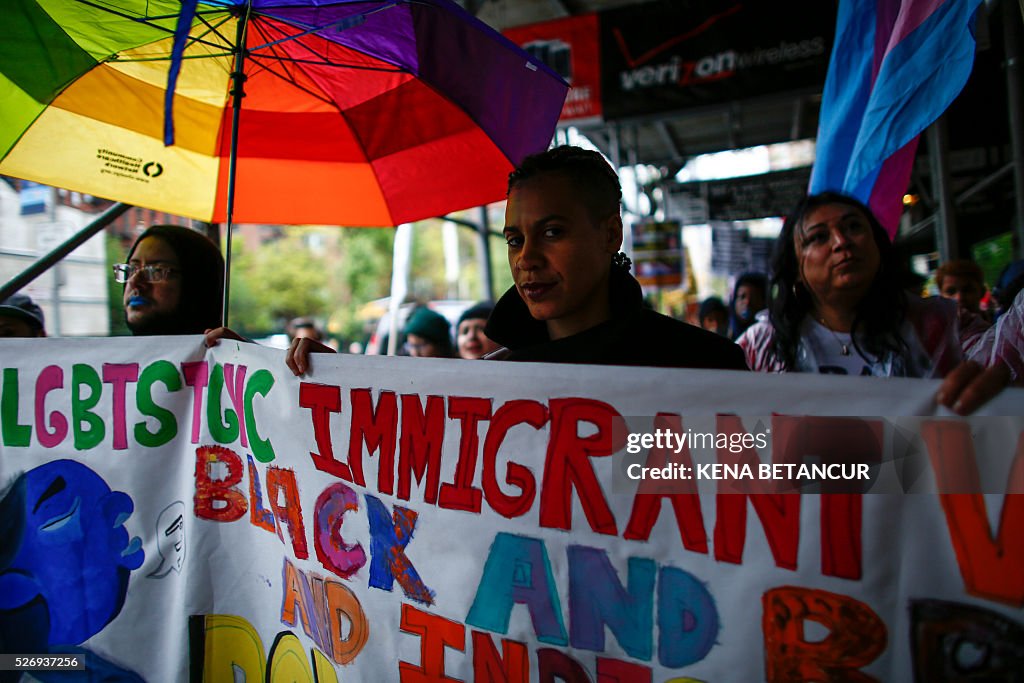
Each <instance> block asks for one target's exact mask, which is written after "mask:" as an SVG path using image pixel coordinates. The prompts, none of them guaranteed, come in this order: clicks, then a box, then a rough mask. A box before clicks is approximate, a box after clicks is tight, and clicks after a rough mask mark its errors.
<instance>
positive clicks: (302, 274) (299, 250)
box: [229, 227, 330, 336]
mask: <svg viewBox="0 0 1024 683" xmlns="http://www.w3.org/2000/svg"><path fill="white" fill-rule="evenodd" d="M311 234H313V232H312V229H309V228H302V227H294V228H291V227H289V228H286V229H285V235H284V236H283V237H280V238H277V239H272V240H268V241H266V242H264V243H263V244H261V245H259V246H258V247H256V248H255V249H246V248H245V247H244V246H243V242H242V240H237V241H236V240H232V242H233V245H232V252H233V253H232V265H231V305H230V313H229V322H230V325H231V327H232V328H233V329H235V330H237V331H238V332H240V333H241V334H244V335H247V336H264V335H267V334H270V333H273V332H277V331H280V330H282V329H283V328H284V325H285V323H286V322H287V321H288V320H290V319H291V318H294V317H296V316H300V315H302V316H314V317H323V316H324V314H325V313H326V311H327V305H328V295H329V289H330V288H329V281H328V275H327V267H326V266H327V259H326V258H325V257H324V255H323V254H322V253H318V251H315V250H314V249H311V248H310V240H309V237H310V235H311Z"/></svg>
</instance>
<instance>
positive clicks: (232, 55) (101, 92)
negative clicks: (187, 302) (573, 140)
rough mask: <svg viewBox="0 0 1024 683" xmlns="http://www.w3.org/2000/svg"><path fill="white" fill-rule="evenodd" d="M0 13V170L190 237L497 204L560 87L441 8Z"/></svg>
mask: <svg viewBox="0 0 1024 683" xmlns="http://www.w3.org/2000/svg"><path fill="white" fill-rule="evenodd" d="M4 5H5V6H6V7H8V8H9V9H8V10H5V12H4V17H3V20H2V21H0V159H2V160H0V174H4V175H10V176H15V177H19V178H25V179H29V180H34V181H37V182H40V183H45V184H47V185H53V186H57V187H64V188H68V189H72V190H76V191H80V192H85V193H88V194H92V195H95V196H98V197H105V198H109V199H115V200H118V201H122V202H126V203H129V204H135V205H138V206H144V207H147V208H152V209H157V210H161V211H166V212H169V213H174V214H178V215H182V216H188V217H191V218H195V219H199V220H203V221H210V222H222V221H225V220H228V221H229V222H230V221H231V220H234V221H236V222H260V223H284V224H296V223H326V224H343V225H353V226H358V225H365V226H389V225H398V224H399V223H403V222H408V221H413V220H418V219H421V218H427V217H430V216H436V215H440V214H443V213H446V212H449V211H455V210H458V209H463V208H468V207H471V206H477V205H480V204H484V203H488V202H491V201H495V200H497V199H500V198H501V197H503V196H504V190H505V181H506V177H507V174H508V172H509V171H510V170H511V168H512V166H513V165H514V164H516V163H518V162H519V161H520V160H521V159H522V158H523V157H524V156H525V155H527V154H529V153H532V152H536V151H540V150H543V149H544V148H546V147H547V145H548V143H549V142H550V140H551V136H552V134H553V131H554V127H555V124H556V122H557V120H558V115H559V112H560V110H561V106H562V102H563V100H564V98H565V94H566V90H567V86H566V84H565V83H564V82H563V81H562V80H561V79H560V78H559V77H558V76H557V75H555V74H554V73H553V72H552V71H551V70H550V69H548V68H547V67H545V66H544V65H543V64H540V63H538V62H536V61H534V60H532V59H531V58H530V57H529V56H527V55H526V53H524V52H522V51H521V50H519V49H518V48H517V47H515V46H514V45H513V44H511V43H510V42H509V41H507V40H506V39H504V38H503V37H502V36H501V35H500V34H498V33H496V32H495V31H493V30H492V29H490V28H489V27H487V26H486V25H485V24H483V23H481V22H479V21H478V20H476V19H475V18H473V17H472V16H471V15H469V14H467V13H466V12H465V11H464V10H462V9H461V8H459V7H458V6H457V5H455V4H453V3H451V2H448V1H447V0H413V1H401V0H400V1H396V2H350V1H347V0H334V1H331V0H239V1H238V2H221V1H215V0H198V2H197V0H184V1H181V0H103V1H102V2H90V1H89V0H5V2H4ZM11 8H13V10H14V11H10V9H11ZM242 46H244V49H243V47H242ZM239 73H242V74H244V76H239V75H238V74H239ZM233 82H234V83H237V85H238V86H239V87H240V89H241V91H244V97H243V98H242V99H241V100H240V101H241V106H240V107H239V111H238V112H236V111H235V109H236V105H235V102H237V101H238V99H237V98H235V97H233V96H232V91H233V90H235V88H234V86H233ZM237 94H238V95H241V92H238V93H237ZM236 113H237V114H238V117H237V127H235V128H233V125H234V124H233V120H234V118H235V117H234V115H235V114H236ZM232 133H234V135H232ZM233 138H235V142H234V143H233ZM172 140H173V142H172ZM166 143H170V144H166ZM233 147H234V148H235V149H234V154H232V149H233ZM233 157H234V158H235V159H237V162H236V163H237V172H236V173H235V174H234V180H233V181H232V179H231V173H230V170H231V169H230V166H231V164H230V161H231V159H232V158H233ZM232 190H233V195H234V198H233V206H234V210H233V215H232V212H231V210H230V208H229V195H230V194H231V191H232Z"/></svg>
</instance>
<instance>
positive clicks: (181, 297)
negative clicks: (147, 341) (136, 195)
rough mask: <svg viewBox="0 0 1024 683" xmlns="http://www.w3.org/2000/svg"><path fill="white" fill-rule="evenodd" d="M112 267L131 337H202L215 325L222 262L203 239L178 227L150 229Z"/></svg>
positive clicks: (220, 301) (218, 318)
mask: <svg viewBox="0 0 1024 683" xmlns="http://www.w3.org/2000/svg"><path fill="white" fill-rule="evenodd" d="M126 261H127V263H118V264H117V265H115V266H114V279H115V280H116V281H117V282H121V283H123V284H124V316H125V321H126V322H127V323H128V329H130V330H131V331H132V334H134V335H136V336H144V335H156V334H202V333H203V332H204V331H206V330H208V329H211V328H215V327H219V326H220V324H221V318H222V313H223V291H224V258H223V257H222V256H221V254H220V250H219V249H218V248H217V246H216V245H215V244H214V243H213V242H211V241H210V240H209V239H207V238H206V237H205V236H204V235H202V234H200V233H198V232H196V231H195V230H190V229H188V228H183V227H180V226H177V225H154V226H152V227H150V228H149V229H148V230H146V231H145V232H144V233H142V234H141V235H140V236H139V238H138V239H137V240H135V244H133V245H132V248H131V250H130V251H129V252H128V258H127V259H126Z"/></svg>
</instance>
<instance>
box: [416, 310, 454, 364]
mask: <svg viewBox="0 0 1024 683" xmlns="http://www.w3.org/2000/svg"><path fill="white" fill-rule="evenodd" d="M405 348H406V351H408V352H409V355H410V356H412V357H414V358H452V357H453V356H454V355H455V354H454V352H453V349H452V333H451V329H450V327H449V324H448V319H447V318H445V317H444V316H443V315H441V314H440V313H436V312H435V311H432V310H430V309H429V308H427V307H426V306H420V307H419V308H417V309H416V310H414V311H413V312H412V314H411V315H410V316H409V320H408V321H407V322H406V323H405Z"/></svg>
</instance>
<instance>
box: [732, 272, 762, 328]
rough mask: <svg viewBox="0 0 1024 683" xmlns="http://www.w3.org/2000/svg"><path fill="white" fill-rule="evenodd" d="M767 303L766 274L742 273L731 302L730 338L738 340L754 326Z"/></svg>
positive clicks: (737, 279)
mask: <svg viewBox="0 0 1024 683" xmlns="http://www.w3.org/2000/svg"><path fill="white" fill-rule="evenodd" d="M767 302H768V277H767V276H766V275H765V274H764V273H754V272H750V273H741V274H740V276H739V277H738V278H736V285H735V286H734V287H733V290H732V299H730V300H729V338H730V339H738V338H739V337H740V335H741V334H743V333H744V332H745V331H746V330H747V328H748V327H750V326H751V325H753V324H754V323H755V322H756V318H755V316H756V315H757V313H758V311H761V310H762V309H764V307H765V305H766V304H767Z"/></svg>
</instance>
